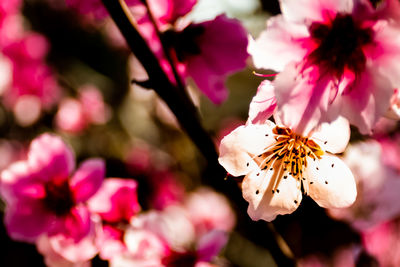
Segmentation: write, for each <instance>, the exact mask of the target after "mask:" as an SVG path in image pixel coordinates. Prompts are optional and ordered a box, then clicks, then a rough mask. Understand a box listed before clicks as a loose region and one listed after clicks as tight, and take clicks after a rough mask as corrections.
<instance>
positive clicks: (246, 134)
mask: <svg viewBox="0 0 400 267" xmlns="http://www.w3.org/2000/svg"><path fill="white" fill-rule="evenodd" d="M274 127H275V124H274V123H273V122H271V121H267V122H266V123H265V124H262V125H253V124H249V125H246V126H240V127H238V128H236V129H235V130H233V131H232V132H231V133H230V134H228V135H227V136H225V137H224V138H223V139H222V141H221V144H220V147H219V150H220V151H219V154H220V156H219V158H218V161H219V163H220V164H221V165H222V166H223V167H224V168H225V169H226V170H227V172H229V173H230V174H231V175H233V176H240V175H245V174H248V173H249V172H250V171H251V170H253V169H255V168H258V165H257V163H256V162H255V161H254V160H253V159H252V157H253V156H257V155H258V154H260V153H262V152H263V150H264V148H266V147H267V146H269V145H271V144H272V143H274V142H276V141H275V139H274V138H273V135H272V129H273V128H274Z"/></svg>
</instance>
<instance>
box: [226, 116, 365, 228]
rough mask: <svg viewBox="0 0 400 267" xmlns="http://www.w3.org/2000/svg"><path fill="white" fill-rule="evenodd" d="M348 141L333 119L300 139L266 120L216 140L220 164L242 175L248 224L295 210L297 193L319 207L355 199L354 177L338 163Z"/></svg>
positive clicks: (345, 125)
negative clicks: (309, 198) (335, 154)
mask: <svg viewBox="0 0 400 267" xmlns="http://www.w3.org/2000/svg"><path fill="white" fill-rule="evenodd" d="M349 137H350V129H349V126H348V122H347V121H346V120H345V119H343V118H339V119H337V120H336V121H334V122H333V123H332V124H323V125H321V127H320V128H319V129H317V130H316V131H314V132H310V133H308V134H307V135H306V136H303V135H301V134H298V133H296V132H294V131H293V130H292V129H291V128H289V127H287V126H284V125H279V124H278V125H275V124H274V123H273V122H271V121H268V120H267V121H266V122H265V123H263V124H258V125H254V124H247V125H245V126H240V127H238V128H237V129H235V130H234V131H233V132H231V133H230V134H229V135H227V136H225V138H224V139H222V141H221V144H220V157H219V162H220V164H221V165H222V166H223V167H224V168H225V169H226V170H227V171H228V173H229V174H231V175H233V176H242V175H244V176H245V177H244V180H243V183H242V192H243V197H244V199H246V200H247V201H248V202H249V207H248V210H247V211H248V214H249V215H250V217H251V218H252V219H253V220H259V219H263V220H266V221H272V220H273V219H275V217H276V216H277V215H278V214H288V213H292V212H293V211H294V210H296V209H297V207H298V206H299V205H300V201H301V199H302V190H304V193H305V194H307V195H309V196H310V197H311V198H313V199H314V200H315V201H316V202H317V203H318V204H319V205H320V206H321V207H326V208H328V207H347V206H349V205H351V204H352V203H353V202H354V200H355V198H356V195H357V192H356V184H355V182H354V177H353V175H352V173H351V171H350V170H349V168H348V167H347V166H346V165H345V164H344V163H343V161H341V160H340V159H339V158H337V157H335V156H333V155H331V154H329V153H327V152H326V151H329V152H331V153H340V152H343V150H344V149H345V147H346V145H347V143H348V140H349Z"/></svg>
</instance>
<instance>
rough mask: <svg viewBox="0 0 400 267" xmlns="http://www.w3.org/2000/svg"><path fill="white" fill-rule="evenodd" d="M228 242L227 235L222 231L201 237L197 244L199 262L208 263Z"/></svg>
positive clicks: (211, 232)
mask: <svg viewBox="0 0 400 267" xmlns="http://www.w3.org/2000/svg"><path fill="white" fill-rule="evenodd" d="M227 242H228V234H227V233H226V232H223V231H218V230H215V231H210V232H208V233H207V234H205V235H203V236H202V237H201V238H200V240H199V241H198V243H197V254H198V260H199V261H206V262H209V261H211V260H212V258H213V257H215V256H217V255H218V254H219V252H220V251H221V249H222V248H223V247H224V246H225V245H226V243H227Z"/></svg>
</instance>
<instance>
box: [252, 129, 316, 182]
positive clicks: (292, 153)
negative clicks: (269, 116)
mask: <svg viewBox="0 0 400 267" xmlns="http://www.w3.org/2000/svg"><path fill="white" fill-rule="evenodd" d="M272 132H273V134H274V136H275V140H276V142H275V143H273V144H272V145H271V146H269V147H267V148H265V150H264V152H263V153H262V154H259V155H258V156H256V161H257V162H258V164H259V167H260V169H261V170H270V171H274V172H275V173H276V176H277V179H275V180H276V182H275V185H274V186H273V188H274V189H275V188H276V186H277V185H278V183H279V180H280V177H282V176H283V178H284V179H286V178H287V175H285V174H288V175H290V176H292V177H294V178H295V179H297V180H304V178H303V177H302V175H303V172H304V168H305V167H307V159H313V160H316V159H320V158H321V156H322V155H323V154H324V152H323V151H322V149H321V148H320V147H319V145H318V144H317V143H315V142H314V141H313V140H311V139H309V138H307V137H302V136H300V135H297V134H295V133H293V131H292V130H291V129H290V128H284V127H279V126H276V127H275V128H274V129H273V130H272Z"/></svg>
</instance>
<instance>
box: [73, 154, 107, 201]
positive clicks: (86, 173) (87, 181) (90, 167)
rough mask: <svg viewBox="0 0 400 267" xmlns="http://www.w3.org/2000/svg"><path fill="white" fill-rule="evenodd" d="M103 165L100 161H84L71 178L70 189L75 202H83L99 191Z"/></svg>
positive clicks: (102, 177)
mask: <svg viewBox="0 0 400 267" xmlns="http://www.w3.org/2000/svg"><path fill="white" fill-rule="evenodd" d="M104 175H105V164H104V161H103V160H101V159H89V160H86V161H84V162H83V163H82V164H81V166H80V167H79V169H78V170H77V171H76V172H75V174H74V176H73V177H72V178H71V181H70V187H71V190H72V192H73V194H74V197H75V201H76V202H78V203H79V202H84V201H86V200H88V199H89V198H90V197H91V196H93V195H94V194H95V193H96V192H97V190H99V188H100V186H101V183H102V182H103V180H104Z"/></svg>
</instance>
